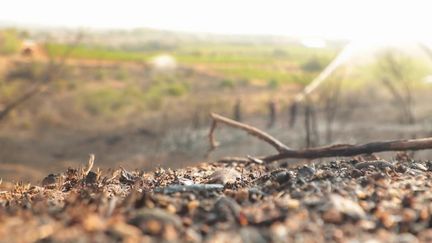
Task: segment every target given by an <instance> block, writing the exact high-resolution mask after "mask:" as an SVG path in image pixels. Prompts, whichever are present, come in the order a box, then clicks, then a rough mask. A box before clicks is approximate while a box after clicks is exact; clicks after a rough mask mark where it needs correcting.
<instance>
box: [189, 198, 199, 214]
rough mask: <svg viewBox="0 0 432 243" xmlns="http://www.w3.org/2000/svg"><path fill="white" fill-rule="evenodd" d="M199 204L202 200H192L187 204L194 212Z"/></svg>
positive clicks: (190, 211) (190, 210)
mask: <svg viewBox="0 0 432 243" xmlns="http://www.w3.org/2000/svg"><path fill="white" fill-rule="evenodd" d="M199 205H200V202H199V201H198V200H193V201H190V202H189V203H188V204H187V208H188V211H189V213H192V212H194V211H195V209H197V208H198V207H199Z"/></svg>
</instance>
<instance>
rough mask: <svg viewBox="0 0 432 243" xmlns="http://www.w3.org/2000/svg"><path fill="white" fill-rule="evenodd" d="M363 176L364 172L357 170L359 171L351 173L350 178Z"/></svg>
mask: <svg viewBox="0 0 432 243" xmlns="http://www.w3.org/2000/svg"><path fill="white" fill-rule="evenodd" d="M363 175H364V172H363V171H361V170H359V169H353V170H352V171H351V176H352V177H354V178H358V177H360V176H363Z"/></svg>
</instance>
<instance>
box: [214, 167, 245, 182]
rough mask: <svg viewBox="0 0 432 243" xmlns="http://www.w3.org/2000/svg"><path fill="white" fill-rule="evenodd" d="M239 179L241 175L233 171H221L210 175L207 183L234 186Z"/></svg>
mask: <svg viewBox="0 0 432 243" xmlns="http://www.w3.org/2000/svg"><path fill="white" fill-rule="evenodd" d="M240 178H241V174H240V173H239V172H238V171H236V170H234V169H221V170H217V171H215V172H214V173H213V174H211V175H210V176H209V177H208V181H207V183H220V184H223V185H225V184H227V183H229V184H234V183H235V182H236V181H237V179H240Z"/></svg>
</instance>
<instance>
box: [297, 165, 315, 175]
mask: <svg viewBox="0 0 432 243" xmlns="http://www.w3.org/2000/svg"><path fill="white" fill-rule="evenodd" d="M314 174H315V169H314V168H312V167H310V166H307V165H304V166H303V167H301V168H300V169H299V170H298V175H299V176H300V177H303V178H309V177H312V176H313V175H314Z"/></svg>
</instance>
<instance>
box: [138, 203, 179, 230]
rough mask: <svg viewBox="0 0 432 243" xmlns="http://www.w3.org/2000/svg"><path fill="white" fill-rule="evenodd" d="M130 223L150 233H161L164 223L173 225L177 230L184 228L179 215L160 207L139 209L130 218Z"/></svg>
mask: <svg viewBox="0 0 432 243" xmlns="http://www.w3.org/2000/svg"><path fill="white" fill-rule="evenodd" d="M129 223H130V224H132V225H135V226H137V227H138V228H140V229H141V230H142V231H143V232H144V233H150V234H156V233H159V232H160V229H161V228H162V226H163V225H172V226H174V228H175V229H177V230H182V229H183V225H182V221H181V220H180V218H179V217H178V216H177V215H175V214H171V213H168V212H167V211H165V210H162V209H160V208H152V209H149V208H144V209H141V210H138V212H137V213H136V215H135V216H134V217H133V218H132V219H130V220H129ZM159 226H160V227H159Z"/></svg>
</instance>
